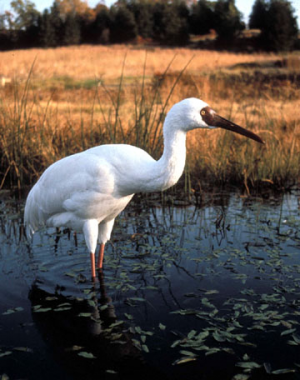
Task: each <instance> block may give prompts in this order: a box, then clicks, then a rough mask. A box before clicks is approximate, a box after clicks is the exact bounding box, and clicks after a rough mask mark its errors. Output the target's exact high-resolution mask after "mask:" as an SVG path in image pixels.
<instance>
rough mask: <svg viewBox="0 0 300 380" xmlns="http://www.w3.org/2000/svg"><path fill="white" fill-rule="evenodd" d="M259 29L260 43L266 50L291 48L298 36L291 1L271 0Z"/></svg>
mask: <svg viewBox="0 0 300 380" xmlns="http://www.w3.org/2000/svg"><path fill="white" fill-rule="evenodd" d="M261 31H262V33H261V43H262V46H263V47H264V48H265V49H266V50H272V51H289V50H292V49H293V48H294V46H295V42H296V40H297V37H298V28H297V20H296V17H295V16H294V9H293V8H292V6H291V3H290V2H289V1H287V0H271V1H270V3H269V7H268V10H267V17H266V22H265V23H264V25H263V26H262V28H261Z"/></svg>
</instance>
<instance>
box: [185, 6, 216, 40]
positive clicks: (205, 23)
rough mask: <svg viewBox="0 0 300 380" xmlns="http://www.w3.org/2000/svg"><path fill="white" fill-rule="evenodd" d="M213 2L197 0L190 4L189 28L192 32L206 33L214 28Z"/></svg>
mask: <svg viewBox="0 0 300 380" xmlns="http://www.w3.org/2000/svg"><path fill="white" fill-rule="evenodd" d="M214 23H215V22H214V3H212V2H211V1H207V0H199V1H198V3H197V4H194V5H193V6H192V13H191V17H190V28H191V33H193V34H207V33H209V31H210V30H211V29H214Z"/></svg>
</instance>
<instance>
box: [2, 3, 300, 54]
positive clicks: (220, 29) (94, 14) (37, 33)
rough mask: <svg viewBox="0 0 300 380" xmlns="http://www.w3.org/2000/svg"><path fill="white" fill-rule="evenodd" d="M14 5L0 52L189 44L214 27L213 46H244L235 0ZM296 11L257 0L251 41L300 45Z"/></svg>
mask: <svg viewBox="0 0 300 380" xmlns="http://www.w3.org/2000/svg"><path fill="white" fill-rule="evenodd" d="M11 8H12V12H10V11H5V12H4V13H3V14H0V50H7V49H16V48H31V47H58V46H68V45H77V44H110V43H131V42H140V43H150V42H151V43H157V44H160V45H168V46H185V45H188V44H189V43H190V40H191V36H192V35H206V34H209V33H210V32H211V31H214V32H215V33H216V36H217V37H216V39H214V41H212V42H211V43H210V47H212V48H232V47H235V48H236V47H240V48H241V47H242V45H243V44H241V43H239V42H238V41H241V35H242V31H243V30H244V29H245V27H246V25H245V23H244V22H243V15H242V13H241V12H240V11H239V10H238V9H237V7H236V5H235V0H216V1H208V0H199V1H197V2H193V1H191V0H190V1H189V0H186V1H184V0H172V1H170V0H119V1H117V2H116V3H115V4H114V5H112V6H111V7H110V8H108V7H106V6H105V5H104V4H103V3H99V4H98V5H97V6H96V7H95V8H90V7H89V6H88V3H87V2H86V1H85V0H54V2H53V4H52V6H51V7H50V8H49V9H45V10H44V11H43V12H42V13H40V12H39V11H38V10H37V9H36V7H35V5H34V3H33V2H31V1H30V0H13V1H12V2H11ZM294 13H295V11H294V9H293V8H292V6H291V3H290V2H289V1H288V0H256V1H255V3H254V5H253V8H252V12H251V15H250V22H249V27H250V28H254V29H259V30H260V31H261V32H260V34H258V35H255V36H254V37H252V40H251V41H250V40H249V39H248V44H249V41H250V42H251V46H252V48H255V49H260V50H269V51H289V50H293V49H295V48H300V46H299V40H298V27H297V20H296V16H295V14H294ZM199 44H201V42H199ZM206 47H207V46H206Z"/></svg>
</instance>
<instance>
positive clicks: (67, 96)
mask: <svg viewBox="0 0 300 380" xmlns="http://www.w3.org/2000/svg"><path fill="white" fill-rule="evenodd" d="M0 78H2V82H0V85H1V83H2V87H0V144H1V151H2V154H1V160H0V185H1V186H2V187H4V186H17V187H19V188H20V187H22V186H23V185H25V184H30V183H32V182H33V181H34V180H35V179H36V178H37V177H38V176H39V175H40V173H41V172H42V170H44V168H45V167H46V166H48V165H49V164H50V163H52V162H53V161H55V160H57V159H59V158H61V157H63V156H65V155H66V154H71V153H75V152H77V151H80V150H82V149H85V148H87V147H90V146H92V145H97V144H100V143H113V142H125V143H132V144H136V145H139V146H141V147H143V148H144V149H146V150H148V151H149V153H151V154H153V155H154V156H155V157H156V158H157V157H158V156H159V155H160V154H161V151H162V141H161V126H162V121H163V116H164V115H165V113H166V112H167V111H168V109H169V108H170V107H171V105H172V104H173V103H175V102H177V101H179V100H181V99H183V98H186V97H199V98H201V99H203V100H204V101H206V102H208V103H209V104H210V105H211V106H212V107H213V108H214V109H215V110H216V111H217V112H218V113H220V114H222V115H223V116H224V117H226V118H230V119H232V120H233V121H234V122H236V123H239V124H240V125H242V126H244V127H246V128H249V129H252V130H253V131H255V132H256V133H258V134H260V135H261V136H262V138H263V139H264V140H265V141H266V144H265V145H264V146H260V145H259V144H256V143H254V142H252V141H248V140H245V139H243V138H242V137H239V136H234V135H232V134H230V133H228V132H223V131H219V130H216V131H194V132H192V133H190V136H189V137H188V152H189V153H188V160H187V169H186V172H185V176H184V180H185V185H186V188H187V189H188V190H191V189H197V188H200V189H201V188H202V187H203V185H204V183H214V184H215V183H234V184H238V185H241V184H242V186H243V187H244V189H245V191H246V192H247V193H249V192H250V191H251V188H253V187H263V186H265V185H271V186H276V187H277V188H278V187H279V188H286V187H289V186H291V185H292V184H295V183H298V179H299V173H300V169H299V168H300V165H299V164H300V139H299V137H300V128H299V125H300V107H299V102H300V85H299V84H300V58H299V56H297V55H295V54H293V55H290V56H285V57H282V56H279V55H274V54H234V53H229V52H216V51H205V50H195V49H193V50H191V49H163V48H158V47H155V48H154V47H153V48H147V50H145V49H143V48H142V47H139V46H113V47H107V46H79V47H64V48H59V49H32V50H19V51H10V52H0ZM140 135H143V139H141V138H140ZM145 136H146V138H145Z"/></svg>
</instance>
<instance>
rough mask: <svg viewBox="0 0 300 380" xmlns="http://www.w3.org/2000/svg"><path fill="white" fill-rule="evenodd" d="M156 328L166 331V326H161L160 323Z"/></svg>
mask: <svg viewBox="0 0 300 380" xmlns="http://www.w3.org/2000/svg"><path fill="white" fill-rule="evenodd" d="M158 327H159V328H160V329H161V330H165V329H166V326H165V325H163V324H162V323H160V324H159V325H158Z"/></svg>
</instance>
